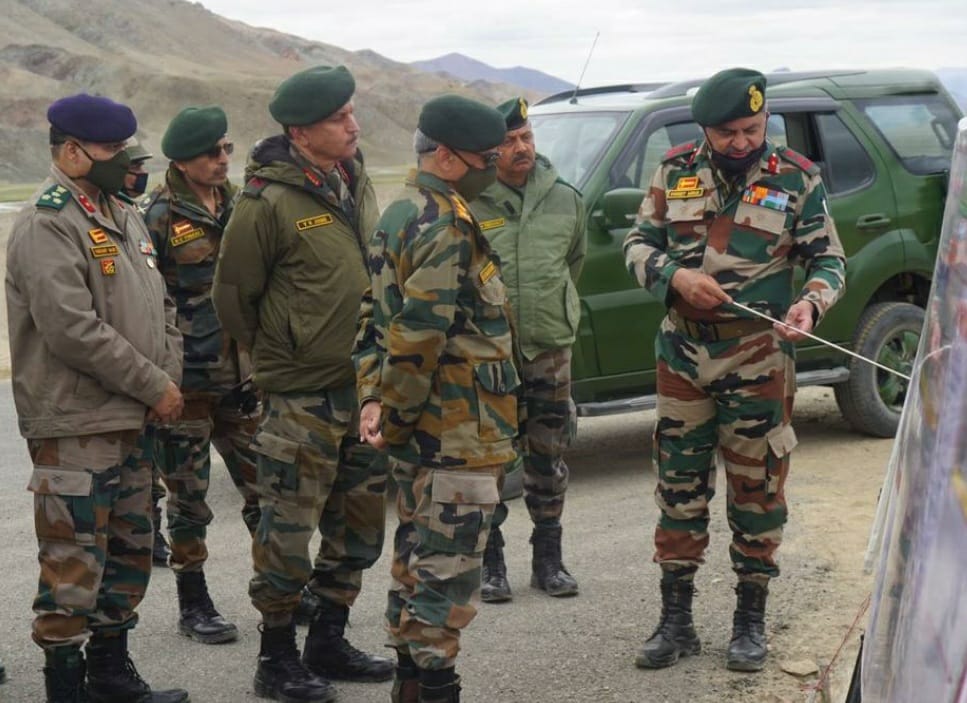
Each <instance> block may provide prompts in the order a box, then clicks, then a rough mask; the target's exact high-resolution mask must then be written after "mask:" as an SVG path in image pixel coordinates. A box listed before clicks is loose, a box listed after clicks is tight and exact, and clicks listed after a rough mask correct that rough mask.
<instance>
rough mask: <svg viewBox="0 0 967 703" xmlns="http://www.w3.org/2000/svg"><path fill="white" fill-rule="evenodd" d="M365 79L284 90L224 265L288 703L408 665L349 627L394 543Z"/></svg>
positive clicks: (252, 165) (265, 596)
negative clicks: (364, 352)
mask: <svg viewBox="0 0 967 703" xmlns="http://www.w3.org/2000/svg"><path fill="white" fill-rule="evenodd" d="M354 91H355V81H354V80H353V77H352V76H351V75H350V73H349V71H347V70H346V69H345V68H344V67H341V66H340V67H337V68H328V67H317V68H313V69H308V70H306V71H302V72H300V73H297V74H296V75H294V76H292V77H290V78H288V79H287V80H286V81H284V82H283V83H282V84H281V85H280V86H279V88H278V90H277V91H276V93H275V96H274V97H273V99H272V103H271V104H270V106H269V110H270V112H271V113H272V116H273V117H274V118H275V119H276V121H278V122H279V123H280V124H281V125H282V126H283V128H284V132H285V133H284V134H280V135H278V136H275V137H271V138H268V139H265V140H262V141H261V142H259V143H258V144H256V146H255V148H254V149H253V151H252V155H251V159H250V162H249V164H248V169H247V172H246V174H247V176H248V182H247V183H246V186H245V188H244V190H243V192H242V195H241V197H240V198H239V201H238V203H237V205H236V208H235V212H234V214H233V215H232V220H231V222H230V223H229V225H228V228H227V229H226V231H225V239H224V242H223V246H222V252H221V255H220V258H219V262H218V267H217V269H216V273H215V289H214V300H215V307H216V309H217V311H218V316H219V318H220V319H221V321H222V323H223V324H224V326H225V329H226V330H227V331H228V332H229V333H230V334H231V335H232V336H233V337H234V338H235V339H237V340H238V341H239V342H240V343H241V344H243V345H244V346H246V347H247V348H250V349H252V355H253V361H254V365H255V381H256V383H257V384H258V386H259V388H260V389H261V390H262V391H263V392H264V393H265V396H264V406H265V407H264V410H263V414H262V421H261V424H260V425H259V428H258V431H257V433H256V435H255V439H254V442H253V448H254V449H255V451H256V452H257V454H258V457H257V466H258V484H259V491H260V498H261V505H262V519H261V521H260V523H259V526H258V529H257V533H256V536H255V540H254V544H253V547H252V553H253V557H254V561H255V576H254V577H253V578H252V581H251V583H250V584H249V594H250V596H251V598H252V603H253V604H254V605H255V607H256V608H257V609H258V610H259V611H260V612H261V613H262V643H261V651H260V654H259V662H258V670H257V672H256V675H255V692H256V694H257V695H259V696H263V697H270V698H276V699H282V700H286V701H329V700H332V699H333V697H334V696H335V693H334V689H333V688H332V686H331V685H330V684H329V683H328V682H327V681H326V680H325V679H324V678H322V677H323V676H324V677H327V678H339V679H345V680H353V681H381V680H386V679H389V678H391V677H392V675H393V663H392V662H391V661H390V660H389V659H386V658H384V657H375V656H371V655H368V654H365V653H363V652H360V651H359V650H357V649H355V648H354V647H352V645H350V644H349V643H348V642H347V641H346V639H345V637H344V635H345V627H346V621H347V618H348V616H349V608H350V606H351V605H352V604H353V602H354V601H355V599H356V596H357V595H358V594H359V590H360V587H361V582H362V571H363V570H364V569H367V568H369V567H370V566H372V565H373V563H375V562H376V560H377V559H378V558H379V555H380V552H381V551H382V544H383V526H384V522H385V506H386V497H385V491H386V467H385V463H384V462H380V461H377V460H376V459H377V456H376V451H375V450H374V449H373V448H372V447H370V446H368V445H366V444H364V443H362V442H360V439H359V436H358V435H357V428H358V420H357V417H358V412H359V411H358V403H357V401H356V389H355V383H354V380H355V375H354V369H353V364H352V360H351V358H350V353H351V351H352V344H353V338H354V335H355V329H356V319H357V317H358V315H359V304H360V300H361V298H362V294H363V292H364V291H365V289H366V287H367V285H368V282H369V277H368V274H367V271H366V263H365V259H364V255H363V239H362V236H363V232H371V231H372V228H373V226H374V225H375V224H376V218H377V207H376V195H375V193H374V191H373V187H372V185H371V184H370V180H369V177H368V175H367V174H366V170H365V169H364V167H363V161H362V155H361V154H359V153H358V151H357V144H358V141H359V125H358V123H357V122H356V118H355V117H354V115H353V104H352V102H351V99H352V95H353V92H354ZM317 529H318V530H319V531H320V532H321V533H322V542H321V544H320V547H319V552H318V554H317V555H316V559H315V565H314V567H313V564H312V562H311V561H310V560H309V552H308V547H309V540H310V538H311V537H312V535H313V533H314V532H315V530H317ZM306 583H308V584H309V587H310V589H311V590H312V591H313V593H315V595H316V596H318V597H319V599H320V606H319V608H318V609H317V611H316V613H315V615H314V616H313V619H312V622H311V624H310V626H309V633H308V635H307V637H306V646H305V655H304V657H303V659H302V661H301V662H300V660H299V656H298V655H299V651H298V649H297V647H296V644H295V625H294V623H293V614H294V612H295V610H296V607H297V605H298V603H299V599H300V593H301V590H302V588H303V586H305V585H306Z"/></svg>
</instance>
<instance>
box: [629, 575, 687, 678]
mask: <svg viewBox="0 0 967 703" xmlns="http://www.w3.org/2000/svg"><path fill="white" fill-rule="evenodd" d="M694 594H695V586H694V584H693V583H692V581H691V580H684V579H672V578H669V577H667V576H666V577H665V578H663V579H662V582H661V620H660V621H659V622H658V627H657V628H656V629H655V631H654V632H653V633H652V635H651V637H649V638H648V639H647V640H646V641H645V645H644V647H642V649H641V651H640V652H639V653H638V656H637V657H636V658H635V666H638V667H640V668H642V669H661V668H664V667H666V666H671V665H672V664H674V663H675V662H677V661H678V658H679V657H683V656H687V655H689V654H698V653H699V650H700V649H701V647H702V645H701V642H699V639H698V635H696V634H695V625H694V624H693V623H692V596H693V595H694Z"/></svg>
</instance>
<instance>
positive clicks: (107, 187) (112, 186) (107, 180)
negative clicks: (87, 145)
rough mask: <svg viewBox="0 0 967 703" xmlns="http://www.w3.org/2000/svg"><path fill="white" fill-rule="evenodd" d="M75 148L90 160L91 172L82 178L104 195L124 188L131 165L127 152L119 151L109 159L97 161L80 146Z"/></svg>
mask: <svg viewBox="0 0 967 703" xmlns="http://www.w3.org/2000/svg"><path fill="white" fill-rule="evenodd" d="M77 148H78V149H80V150H81V151H82V152H84V156H86V157H87V158H89V159H90V160H91V170H90V171H88V172H87V173H86V174H85V175H84V176H83V178H84V179H85V180H87V181H88V182H89V183H91V184H93V185H95V186H97V187H98V188H100V189H101V190H102V191H104V192H105V193H117V192H118V191H120V190H121V189H122V188H123V187H124V177H125V176H126V175H128V166H130V165H131V157H130V156H128V152H127V151H125V150H124V149H121V151H119V152H118V153H116V154H115V155H114V156H112V157H111V158H110V159H105V160H104V161H98V160H97V159H95V158H94V157H93V156H91V155H90V154H88V153H87V150H86V149H84V147H82V146H81V145H80V144H78V145H77Z"/></svg>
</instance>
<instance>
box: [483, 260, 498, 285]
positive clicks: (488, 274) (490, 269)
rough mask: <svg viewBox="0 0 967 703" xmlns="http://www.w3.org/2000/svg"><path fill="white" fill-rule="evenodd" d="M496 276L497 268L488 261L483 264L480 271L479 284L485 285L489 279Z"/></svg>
mask: <svg viewBox="0 0 967 703" xmlns="http://www.w3.org/2000/svg"><path fill="white" fill-rule="evenodd" d="M496 275H497V266H496V265H495V264H494V262H493V261H488V262H487V263H486V264H484V266H483V268H482V269H480V282H481V283H486V282H487V281H489V280H490V279H491V278H493V277H494V276H496Z"/></svg>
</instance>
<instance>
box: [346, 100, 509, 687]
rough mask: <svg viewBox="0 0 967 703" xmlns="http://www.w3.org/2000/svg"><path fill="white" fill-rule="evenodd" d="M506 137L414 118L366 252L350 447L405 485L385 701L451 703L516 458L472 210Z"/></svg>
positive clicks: (502, 322)
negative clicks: (406, 151) (412, 158)
mask: <svg viewBox="0 0 967 703" xmlns="http://www.w3.org/2000/svg"><path fill="white" fill-rule="evenodd" d="M504 131H505V128H504V121H503V118H502V117H501V115H500V114H499V113H498V112H496V111H495V110H493V109H492V108H489V107H486V106H484V105H481V104H480V103H477V102H474V101H472V100H468V99H466V98H462V97H459V96H455V95H445V96H441V97H439V98H435V99H433V100H431V101H429V102H428V103H427V104H426V105H424V107H423V110H422V112H421V114H420V121H419V129H418V131H417V133H416V137H415V147H416V152H417V154H418V158H419V169H418V170H414V171H412V172H411V173H410V175H409V177H408V178H407V182H406V185H407V191H406V197H405V198H404V199H401V200H397V201H396V202H394V203H393V204H391V205H390V206H389V207H388V208H387V209H386V211H385V212H384V213H383V216H382V218H381V219H380V221H379V224H378V225H377V228H376V232H375V234H374V235H373V239H372V241H371V242H370V249H369V266H370V271H371V273H372V308H371V310H370V309H369V307H368V306H367V305H365V303H364V309H363V313H362V315H361V318H362V320H361V325H360V333H359V338H358V340H357V351H356V364H357V378H358V390H359V397H360V400H361V402H362V403H363V406H362V410H361V420H360V423H361V424H360V434H361V435H362V436H363V437H364V439H366V440H367V441H369V442H371V443H373V444H376V445H377V446H386V447H387V450H388V454H389V459H390V467H391V471H392V472H393V477H394V478H395V479H396V483H397V486H398V488H399V493H398V496H397V504H396V505H397V514H398V516H399V520H400V523H399V527H398V528H397V531H396V537H395V540H394V542H393V544H394V550H393V565H392V576H393V585H392V587H391V589H390V592H389V602H388V605H387V609H386V619H387V629H388V632H389V643H390V645H391V646H392V647H394V648H395V649H396V651H397V656H398V660H399V661H398V665H397V672H396V682H395V684H394V689H393V701H394V702H395V703H417V701H420V702H422V703H449V702H450V701H458V700H459V691H460V686H459V678H458V677H457V676H456V674H455V666H454V665H455V660H456V657H457V652H458V651H459V648H460V630H462V629H463V628H464V627H466V626H467V625H468V624H469V623H470V621H471V620H472V619H473V617H474V615H475V614H476V609H475V608H474V605H473V600H474V599H475V598H476V597H477V596H478V593H479V588H480V567H481V561H482V557H483V550H484V546H485V545H486V541H487V534H488V532H489V529H490V520H491V517H492V516H493V512H494V509H495V508H496V504H497V501H498V500H499V488H500V485H501V484H502V482H503V471H504V465H505V464H506V463H508V462H510V461H513V460H514V458H515V456H516V449H515V447H514V443H513V442H514V437H515V435H516V433H517V398H516V390H517V387H518V386H519V385H520V380H519V377H518V374H517V370H516V368H515V366H514V360H513V351H512V342H511V330H510V323H509V317H508V315H509V307H508V306H507V289H506V287H505V285H504V283H503V281H502V280H501V276H500V266H499V261H498V260H497V258H496V256H494V255H493V254H492V253H491V249H490V245H489V244H488V243H487V240H486V239H485V238H484V236H483V234H482V233H481V231H480V226H479V224H478V223H477V220H476V218H475V217H474V216H473V214H472V213H471V212H470V210H469V207H468V205H467V201H468V200H472V199H473V198H474V197H476V196H477V195H479V193H480V192H481V191H482V190H483V189H484V188H485V187H486V186H487V185H489V184H490V183H493V180H494V177H495V167H494V166H493V162H494V161H495V160H496V157H497V152H496V151H494V149H495V148H496V147H497V146H499V145H500V143H501V141H503V138H504ZM367 302H368V301H367ZM370 315H371V321H370V319H369V318H370ZM384 443H385V444H384Z"/></svg>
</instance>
